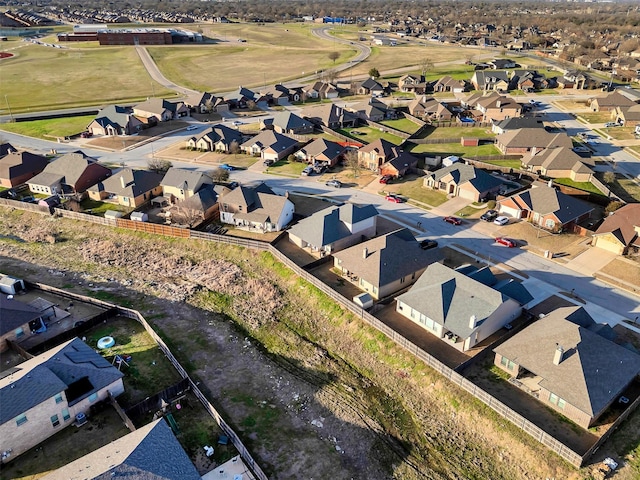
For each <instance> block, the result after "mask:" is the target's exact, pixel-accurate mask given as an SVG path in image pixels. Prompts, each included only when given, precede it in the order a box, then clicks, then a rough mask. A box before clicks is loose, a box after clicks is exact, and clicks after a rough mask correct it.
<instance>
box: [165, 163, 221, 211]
mask: <svg viewBox="0 0 640 480" xmlns="http://www.w3.org/2000/svg"><path fill="white" fill-rule="evenodd" d="M212 184H213V180H212V179H211V177H209V176H208V175H205V174H204V173H202V172H198V171H195V170H187V169H184V168H176V167H172V168H170V169H169V170H167V173H165V174H164V177H163V178H162V181H161V182H160V186H161V187H162V195H163V196H164V197H166V198H167V200H168V201H169V202H170V203H175V202H176V201H182V200H186V199H187V198H189V197H191V196H193V195H194V194H195V193H197V192H198V191H199V190H200V189H201V188H203V187H204V186H206V185H212Z"/></svg>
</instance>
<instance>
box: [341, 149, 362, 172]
mask: <svg viewBox="0 0 640 480" xmlns="http://www.w3.org/2000/svg"><path fill="white" fill-rule="evenodd" d="M344 163H345V165H346V166H347V168H350V169H351V171H352V172H353V177H354V178H358V176H359V175H360V171H361V170H362V165H360V159H359V158H358V151H357V150H350V151H348V152H347V153H346V154H345V155H344Z"/></svg>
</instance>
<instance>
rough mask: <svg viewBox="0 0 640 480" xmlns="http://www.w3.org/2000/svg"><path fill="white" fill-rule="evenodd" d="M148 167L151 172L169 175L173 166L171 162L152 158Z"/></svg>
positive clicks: (148, 162)
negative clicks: (168, 171) (168, 172)
mask: <svg viewBox="0 0 640 480" xmlns="http://www.w3.org/2000/svg"><path fill="white" fill-rule="evenodd" d="M147 166H148V167H149V170H151V171H152V172H156V173H167V170H169V169H170V168H171V167H173V164H172V163H171V162H170V161H169V160H162V159H161V158H152V159H151V160H149V161H147Z"/></svg>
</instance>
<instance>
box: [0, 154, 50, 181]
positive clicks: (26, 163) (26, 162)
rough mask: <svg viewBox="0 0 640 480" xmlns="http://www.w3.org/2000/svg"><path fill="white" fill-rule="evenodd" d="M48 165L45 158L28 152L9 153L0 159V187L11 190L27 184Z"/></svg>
mask: <svg viewBox="0 0 640 480" xmlns="http://www.w3.org/2000/svg"><path fill="white" fill-rule="evenodd" d="M48 164H49V160H48V159H47V157H44V156H42V155H36V154H35V153H30V152H20V153H18V152H15V151H13V152H11V153H8V154H6V155H4V156H3V157H0V186H2V187H6V188H12V187H15V186H17V185H22V184H23V183H26V182H28V181H29V180H31V179H32V178H33V177H35V176H36V175H37V174H39V173H40V172H42V171H43V170H44V169H45V167H46V166H47V165H48Z"/></svg>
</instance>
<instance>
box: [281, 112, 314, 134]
mask: <svg viewBox="0 0 640 480" xmlns="http://www.w3.org/2000/svg"><path fill="white" fill-rule="evenodd" d="M273 124H274V125H276V126H278V127H280V128H282V129H283V130H284V131H285V132H287V131H289V130H297V129H299V128H307V127H312V126H313V124H312V123H311V122H308V121H307V120H305V119H304V118H302V117H299V116H298V115H296V114H295V113H292V112H289V111H284V112H276V113H274V114H273Z"/></svg>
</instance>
